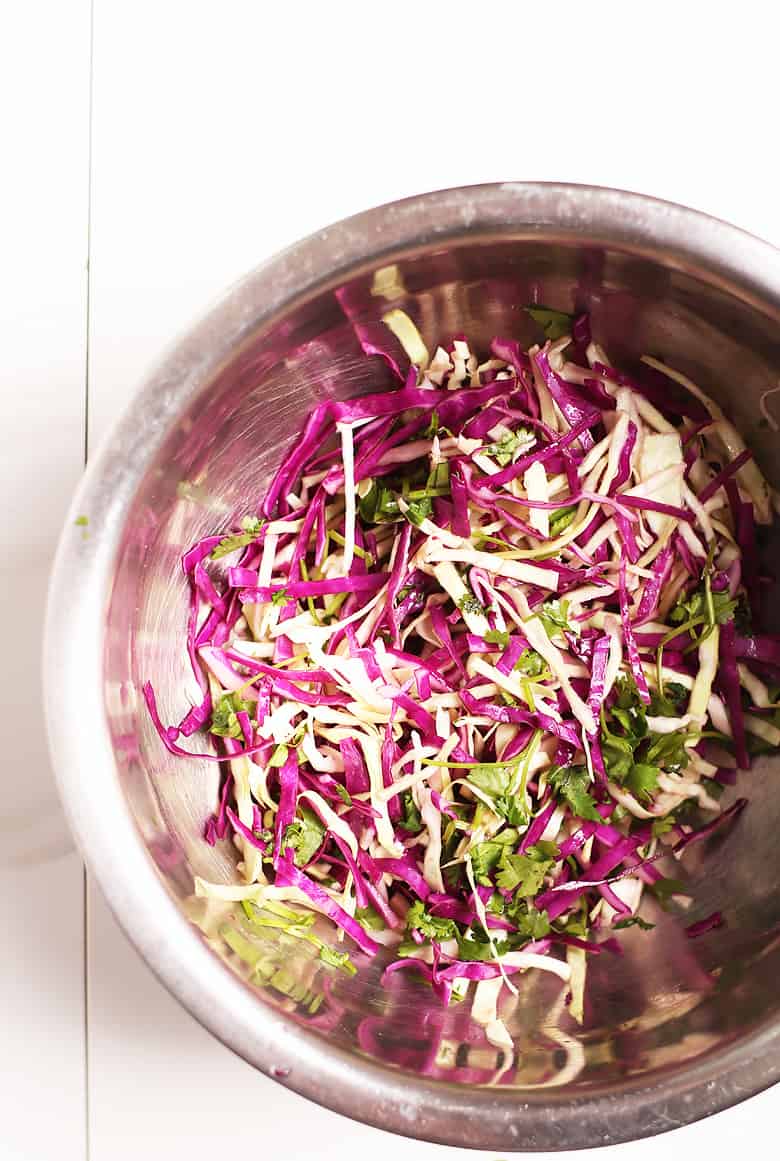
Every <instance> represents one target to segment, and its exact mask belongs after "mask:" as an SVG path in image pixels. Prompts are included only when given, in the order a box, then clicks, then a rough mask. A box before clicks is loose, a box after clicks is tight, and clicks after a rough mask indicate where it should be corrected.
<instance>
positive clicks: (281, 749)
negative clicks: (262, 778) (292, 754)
mask: <svg viewBox="0 0 780 1161" xmlns="http://www.w3.org/2000/svg"><path fill="white" fill-rule="evenodd" d="M288 754H289V747H288V746H286V745H285V744H284V742H280V743H279V745H278V746H276V748H275V749H274V752H273V754H271V757H270V758H269V759H268V765H269V766H270V767H272V768H276V767H278V766H284V764H285V762H286V761H287V755H288Z"/></svg>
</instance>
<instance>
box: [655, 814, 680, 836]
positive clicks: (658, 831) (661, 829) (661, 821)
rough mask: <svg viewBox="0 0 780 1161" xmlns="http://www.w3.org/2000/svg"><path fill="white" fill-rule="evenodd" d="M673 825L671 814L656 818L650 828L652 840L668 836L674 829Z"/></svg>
mask: <svg viewBox="0 0 780 1161" xmlns="http://www.w3.org/2000/svg"><path fill="white" fill-rule="evenodd" d="M674 825H675V818H674V815H673V814H666V815H664V817H663V818H656V819H655V820H654V821H653V826H652V832H653V838H660V837H661V835H663V834H669V832H670V831H671V830H672V829H673V828H674Z"/></svg>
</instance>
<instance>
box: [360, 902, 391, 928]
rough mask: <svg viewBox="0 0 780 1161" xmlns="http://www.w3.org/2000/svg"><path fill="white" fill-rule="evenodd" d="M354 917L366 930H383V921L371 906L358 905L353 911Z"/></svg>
mask: <svg viewBox="0 0 780 1161" xmlns="http://www.w3.org/2000/svg"><path fill="white" fill-rule="evenodd" d="M355 918H356V919H357V921H358V923H359V924H360V926H361V927H364V928H365V929H366V931H384V928H385V921H384V919H383V918H382V916H381V915H378V914H377V913H376V911H375V910H374V908H373V907H358V909H357V910H356V912H355Z"/></svg>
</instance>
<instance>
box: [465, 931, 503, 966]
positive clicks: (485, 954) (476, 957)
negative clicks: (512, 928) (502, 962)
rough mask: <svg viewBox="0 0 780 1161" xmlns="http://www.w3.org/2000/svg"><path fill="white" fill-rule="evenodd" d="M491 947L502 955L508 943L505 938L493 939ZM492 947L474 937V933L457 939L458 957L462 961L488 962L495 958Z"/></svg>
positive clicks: (497, 953)
mask: <svg viewBox="0 0 780 1161" xmlns="http://www.w3.org/2000/svg"><path fill="white" fill-rule="evenodd" d="M474 934H476V933H474ZM493 947H494V948H495V954H496V955H498V956H502V955H504V953H505V952H507V951H508V950H509V944H508V943H507V941H506V940H505V939H501V940H498V941H496V940H494V941H493ZM493 947H491V946H490V944H489V943H488V942H485V943H483V942H481V941H480V940H478V939H475V938H474V935H472V936H464V937H463V938H462V939H459V940H458V959H459V960H462V961H463V962H464V963H490V962H492V961H493V959H494V958H495V956H494V954H493Z"/></svg>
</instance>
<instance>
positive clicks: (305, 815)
mask: <svg viewBox="0 0 780 1161" xmlns="http://www.w3.org/2000/svg"><path fill="white" fill-rule="evenodd" d="M324 838H325V825H324V823H322V822H321V821H320V820H319V818H318V817H317V815H316V814H315V813H314V811H313V810H309V809H308V807H306V806H304V807H303V808H302V810H301V817H300V818H296V819H295V820H294V821H293V822H291V823H290V825H289V826H288V827H287V829H286V830H285V832H284V838H283V840H282V850H283V851H286V850H288V849H289V850H291V851H293V859H294V861H295V865H296V867H305V866H306V864H307V863H310V862H311V860H312V859H313V858H314V856H315V855H316V853H317V851H318V850H319V849H320V847H321V846H322V843H323V840H324Z"/></svg>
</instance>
